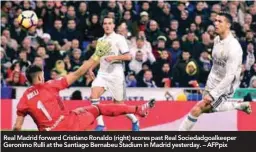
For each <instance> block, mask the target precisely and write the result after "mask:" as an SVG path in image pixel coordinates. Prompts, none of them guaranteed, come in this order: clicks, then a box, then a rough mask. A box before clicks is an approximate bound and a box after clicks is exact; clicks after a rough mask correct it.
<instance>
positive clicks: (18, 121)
mask: <svg viewBox="0 0 256 152" xmlns="http://www.w3.org/2000/svg"><path fill="white" fill-rule="evenodd" d="M24 118H25V117H24V116H17V118H16V121H15V124H14V127H13V130H14V131H20V130H21V128H22V125H23V123H24Z"/></svg>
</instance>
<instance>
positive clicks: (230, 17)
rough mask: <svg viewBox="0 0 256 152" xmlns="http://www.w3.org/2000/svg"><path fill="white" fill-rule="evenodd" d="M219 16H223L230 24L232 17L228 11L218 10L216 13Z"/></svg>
mask: <svg viewBox="0 0 256 152" xmlns="http://www.w3.org/2000/svg"><path fill="white" fill-rule="evenodd" d="M218 15H219V16H224V17H225V18H226V19H227V21H228V22H229V23H230V24H232V22H233V19H232V16H231V15H230V14H229V13H228V12H224V11H223V12H220V13H219V14H218Z"/></svg>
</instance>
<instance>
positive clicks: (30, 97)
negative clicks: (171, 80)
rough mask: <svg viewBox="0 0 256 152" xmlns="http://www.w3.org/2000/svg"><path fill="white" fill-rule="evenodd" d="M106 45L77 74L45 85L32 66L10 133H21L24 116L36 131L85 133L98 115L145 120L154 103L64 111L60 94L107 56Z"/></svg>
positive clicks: (40, 69) (39, 73) (97, 50)
mask: <svg viewBox="0 0 256 152" xmlns="http://www.w3.org/2000/svg"><path fill="white" fill-rule="evenodd" d="M110 49H111V47H110V44H109V43H108V42H105V41H98V43H97V46H96V51H95V53H94V54H93V55H92V57H91V58H90V59H89V60H87V61H85V62H84V63H83V65H82V66H81V67H80V68H79V69H78V70H76V71H74V72H72V73H69V74H68V75H67V76H65V77H62V78H60V79H58V80H50V81H47V82H44V73H43V70H42V68H41V67H39V66H36V65H31V66H29V67H28V69H27V71H26V77H27V80H28V81H29V82H30V83H31V85H32V86H31V87H29V88H28V89H27V90H26V91H25V92H24V94H23V96H22V97H21V99H20V101H19V103H18V105H17V118H16V122H15V125H14V128H13V130H16V131H20V130H21V129H22V125H23V122H24V118H25V116H26V115H30V116H31V117H32V119H33V120H34V122H35V123H36V125H37V127H38V130H39V131H84V130H86V129H87V127H88V126H89V125H91V124H92V123H93V122H94V120H95V119H96V118H97V117H98V116H99V115H106V116H118V115H123V114H128V113H133V114H137V115H139V116H142V117H143V116H146V114H147V112H148V110H149V109H150V108H152V107H153V106H154V104H155V100H153V99H152V100H150V101H149V102H147V103H145V104H142V105H139V106H128V105H125V104H120V105H117V104H99V105H91V106H85V107H79V108H77V109H74V110H72V111H70V110H67V109H65V107H64V104H63V102H62V101H61V98H60V96H59V91H61V90H63V89H65V88H67V87H68V86H70V85H71V84H72V83H74V82H75V81H76V80H77V79H79V78H80V77H81V76H82V75H84V74H85V72H87V71H88V69H89V68H90V67H91V65H93V64H94V63H95V62H99V59H100V57H102V56H104V55H105V54H107V53H109V51H110Z"/></svg>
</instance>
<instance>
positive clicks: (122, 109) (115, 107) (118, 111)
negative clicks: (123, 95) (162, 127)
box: [73, 99, 155, 118]
mask: <svg viewBox="0 0 256 152" xmlns="http://www.w3.org/2000/svg"><path fill="white" fill-rule="evenodd" d="M154 105H155V99H151V100H149V101H148V102H146V103H144V104H142V105H126V104H96V105H91V106H85V107H79V108H76V109H74V110H73V112H74V113H76V114H82V113H85V112H89V113H91V114H92V115H93V116H94V117H95V118H97V117H98V116H100V115H105V116H119V115H125V114H129V113H131V114H136V115H139V116H141V117H145V116H146V115H147V114H148V111H149V109H151V108H153V107H154Z"/></svg>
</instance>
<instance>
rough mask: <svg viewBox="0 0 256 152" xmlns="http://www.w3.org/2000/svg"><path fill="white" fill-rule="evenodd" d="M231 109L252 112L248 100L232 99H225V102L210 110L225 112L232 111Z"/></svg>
mask: <svg viewBox="0 0 256 152" xmlns="http://www.w3.org/2000/svg"><path fill="white" fill-rule="evenodd" d="M233 110H239V111H243V112H245V113H247V114H250V113H252V108H251V104H250V102H243V101H233V100H227V101H226V102H223V103H222V104H221V105H220V106H219V107H217V108H215V109H213V111H212V112H225V111H233Z"/></svg>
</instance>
